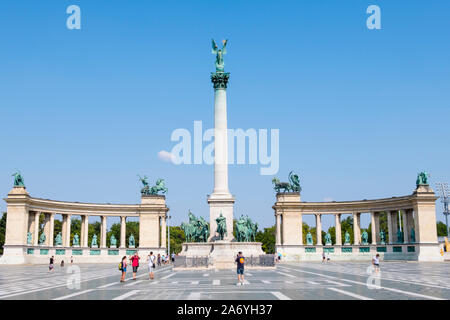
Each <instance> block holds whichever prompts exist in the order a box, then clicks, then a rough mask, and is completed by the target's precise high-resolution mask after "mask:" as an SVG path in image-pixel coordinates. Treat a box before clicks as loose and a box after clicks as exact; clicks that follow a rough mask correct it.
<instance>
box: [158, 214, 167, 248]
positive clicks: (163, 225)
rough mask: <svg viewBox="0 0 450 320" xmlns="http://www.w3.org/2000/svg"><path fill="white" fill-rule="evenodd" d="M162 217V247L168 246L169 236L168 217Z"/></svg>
mask: <svg viewBox="0 0 450 320" xmlns="http://www.w3.org/2000/svg"><path fill="white" fill-rule="evenodd" d="M160 219H161V242H160V244H159V247H160V248H165V247H166V240H167V239H166V237H167V225H166V217H165V216H163V217H160Z"/></svg>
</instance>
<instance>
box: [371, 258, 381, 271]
mask: <svg viewBox="0 0 450 320" xmlns="http://www.w3.org/2000/svg"><path fill="white" fill-rule="evenodd" d="M372 265H373V267H374V268H375V273H379V272H380V254H378V253H377V255H376V256H374V257H373V258H372Z"/></svg>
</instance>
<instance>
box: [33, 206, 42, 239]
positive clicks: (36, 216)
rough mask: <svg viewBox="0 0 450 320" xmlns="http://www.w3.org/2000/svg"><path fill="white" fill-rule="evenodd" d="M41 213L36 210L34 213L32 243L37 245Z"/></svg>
mask: <svg viewBox="0 0 450 320" xmlns="http://www.w3.org/2000/svg"><path fill="white" fill-rule="evenodd" d="M40 215H41V213H40V212H39V211H36V212H35V213H34V232H33V245H35V246H37V245H38V244H39V217H40Z"/></svg>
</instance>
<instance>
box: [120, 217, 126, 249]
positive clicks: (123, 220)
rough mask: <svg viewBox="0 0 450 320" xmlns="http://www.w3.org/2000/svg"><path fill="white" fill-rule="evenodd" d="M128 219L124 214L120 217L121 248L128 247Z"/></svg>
mask: <svg viewBox="0 0 450 320" xmlns="http://www.w3.org/2000/svg"><path fill="white" fill-rule="evenodd" d="M126 220H127V217H125V216H122V217H120V247H121V248H125V247H126V241H125V240H126V239H125V238H126V229H127V224H126Z"/></svg>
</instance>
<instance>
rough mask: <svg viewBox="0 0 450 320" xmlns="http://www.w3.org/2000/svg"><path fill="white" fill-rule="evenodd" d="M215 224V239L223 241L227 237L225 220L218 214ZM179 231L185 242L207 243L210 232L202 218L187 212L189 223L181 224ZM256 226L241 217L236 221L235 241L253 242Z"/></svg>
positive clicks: (249, 220)
mask: <svg viewBox="0 0 450 320" xmlns="http://www.w3.org/2000/svg"><path fill="white" fill-rule="evenodd" d="M216 222H217V229H216V234H217V239H218V240H223V239H224V237H225V236H227V235H228V230H227V221H226V218H225V217H224V216H223V215H222V213H220V215H219V217H217V219H216ZM181 229H182V230H183V231H184V234H185V237H186V242H207V241H208V238H209V235H210V231H209V224H208V223H207V222H206V220H205V219H204V218H203V217H200V218H197V217H196V216H195V215H194V214H193V213H192V212H191V211H190V210H189V222H188V223H186V222H183V223H181ZM257 231H258V224H257V223H254V222H252V220H251V219H250V218H249V217H248V216H241V218H240V219H239V220H237V221H236V241H238V242H250V241H255V238H256V232H257Z"/></svg>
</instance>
